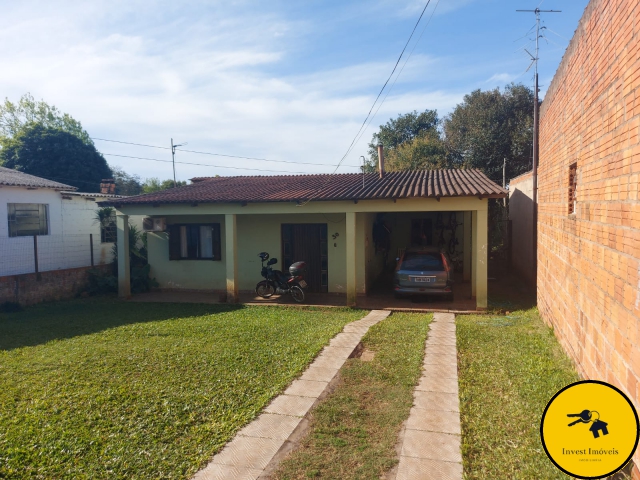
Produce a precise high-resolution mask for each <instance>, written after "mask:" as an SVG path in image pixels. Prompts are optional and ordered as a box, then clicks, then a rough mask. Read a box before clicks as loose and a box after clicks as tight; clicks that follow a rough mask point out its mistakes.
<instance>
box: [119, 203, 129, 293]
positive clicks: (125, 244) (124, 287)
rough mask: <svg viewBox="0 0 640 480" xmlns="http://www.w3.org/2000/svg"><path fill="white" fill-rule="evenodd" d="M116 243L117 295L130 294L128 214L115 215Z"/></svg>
mask: <svg viewBox="0 0 640 480" xmlns="http://www.w3.org/2000/svg"><path fill="white" fill-rule="evenodd" d="M116 230H117V245H118V296H119V297H121V298H129V297H130V296H131V269H130V265H129V215H120V214H118V215H116Z"/></svg>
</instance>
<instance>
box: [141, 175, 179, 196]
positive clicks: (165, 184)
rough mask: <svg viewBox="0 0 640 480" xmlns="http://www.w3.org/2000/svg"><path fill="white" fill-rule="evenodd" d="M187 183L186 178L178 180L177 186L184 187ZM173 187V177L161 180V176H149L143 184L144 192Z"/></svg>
mask: <svg viewBox="0 0 640 480" xmlns="http://www.w3.org/2000/svg"><path fill="white" fill-rule="evenodd" d="M186 184H187V182H186V181H185V180H178V181H177V182H176V185H175V186H177V187H184V186H185V185H186ZM173 187H174V185H173V180H171V179H169V180H163V181H160V179H159V178H156V177H151V178H147V179H146V180H145V181H144V183H143V184H142V193H153V192H160V191H162V190H167V189H168V188H173Z"/></svg>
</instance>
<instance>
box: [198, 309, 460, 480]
mask: <svg viewBox="0 0 640 480" xmlns="http://www.w3.org/2000/svg"><path fill="white" fill-rule="evenodd" d="M389 313H390V312H387V311H380V310H374V311H372V312H370V313H369V314H368V315H367V316H366V317H364V318H362V319H360V320H358V321H356V322H352V323H350V324H348V325H347V326H346V327H344V330H343V331H342V333H339V334H338V335H336V336H335V337H334V338H333V339H332V340H331V342H330V343H329V346H328V347H325V348H324V349H323V350H322V353H321V354H320V355H318V357H317V358H316V359H315V361H314V362H313V363H312V364H311V365H310V366H309V368H307V370H306V371H305V372H304V373H303V374H302V376H301V377H300V379H298V380H295V381H294V382H293V383H292V384H291V385H290V386H289V388H288V389H287V390H286V391H285V392H284V393H283V394H282V395H279V396H278V397H276V398H275V399H274V400H273V401H272V402H271V404H269V406H267V407H266V408H265V410H264V412H263V413H262V414H261V415H260V416H259V417H258V418H256V419H255V420H254V421H253V422H251V423H250V424H249V425H247V426H246V427H244V428H243V429H242V430H240V432H238V434H237V435H236V436H235V437H234V438H233V440H231V441H230V442H229V443H228V444H227V445H226V446H225V447H224V448H223V449H222V451H220V453H218V454H217V455H216V456H214V457H213V459H212V460H211V463H209V464H208V465H207V466H206V467H205V468H204V469H202V470H200V471H199V472H198V473H196V475H195V476H194V477H193V480H240V479H242V480H253V479H257V478H259V477H263V478H264V477H267V476H268V474H269V472H271V471H273V470H274V469H275V467H276V466H277V464H278V462H279V460H280V459H281V458H283V457H284V456H285V455H286V454H287V453H288V452H289V451H291V450H292V449H293V448H294V447H295V446H296V444H297V439H298V438H300V436H301V432H303V431H304V429H305V427H306V423H307V420H306V419H305V418H304V417H305V416H306V415H307V413H308V412H309V411H310V410H311V409H312V408H313V407H314V406H315V405H316V404H317V403H318V402H319V401H320V400H321V399H322V398H323V397H324V396H326V394H327V392H328V391H329V390H330V384H331V382H332V380H334V378H335V377H336V375H337V373H338V370H339V369H340V367H342V365H343V364H344V362H345V361H346V360H347V358H349V357H350V356H351V355H352V354H353V353H354V351H355V349H356V347H357V346H358V344H359V343H360V340H361V339H362V337H363V336H364V334H365V333H366V332H367V330H369V327H371V326H372V325H375V324H376V323H378V322H379V321H380V320H383V319H385V318H386V317H387V316H388V315H389ZM454 340H455V339H454ZM454 349H455V343H454ZM399 478H400V477H399Z"/></svg>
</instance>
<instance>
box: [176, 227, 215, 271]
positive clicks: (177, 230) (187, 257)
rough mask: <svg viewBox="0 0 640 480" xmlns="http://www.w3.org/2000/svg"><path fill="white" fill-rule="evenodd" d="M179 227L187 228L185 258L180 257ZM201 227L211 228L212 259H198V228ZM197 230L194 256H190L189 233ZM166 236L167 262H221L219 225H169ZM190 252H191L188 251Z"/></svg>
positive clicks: (191, 238) (181, 246) (190, 238)
mask: <svg viewBox="0 0 640 480" xmlns="http://www.w3.org/2000/svg"><path fill="white" fill-rule="evenodd" d="M181 227H187V230H186V232H187V233H186V235H187V246H186V248H187V256H186V257H183V256H182V250H183V245H182V234H181ZM201 227H211V228H212V232H211V237H212V250H213V256H212V257H200V256H198V255H199V254H200V228H201ZM194 229H197V231H198V234H197V235H196V236H195V239H196V243H197V245H196V252H197V254H196V255H192V253H193V252H192V248H193V247H191V248H190V247H189V243H190V240H193V235H192V234H189V231H190V230H191V231H193V230H194ZM167 234H168V235H169V260H205V261H214V262H220V261H222V240H221V231H220V224H219V223H213V222H212V223H175V224H171V225H167ZM190 250H191V251H190Z"/></svg>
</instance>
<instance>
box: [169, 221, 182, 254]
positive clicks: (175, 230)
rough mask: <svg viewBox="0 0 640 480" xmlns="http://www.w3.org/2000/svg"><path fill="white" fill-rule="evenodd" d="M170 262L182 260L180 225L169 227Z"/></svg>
mask: <svg viewBox="0 0 640 480" xmlns="http://www.w3.org/2000/svg"><path fill="white" fill-rule="evenodd" d="M167 231H168V232H169V260H180V225H168V226H167Z"/></svg>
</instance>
